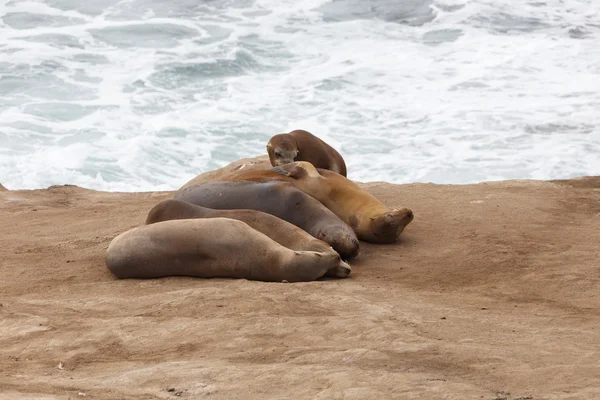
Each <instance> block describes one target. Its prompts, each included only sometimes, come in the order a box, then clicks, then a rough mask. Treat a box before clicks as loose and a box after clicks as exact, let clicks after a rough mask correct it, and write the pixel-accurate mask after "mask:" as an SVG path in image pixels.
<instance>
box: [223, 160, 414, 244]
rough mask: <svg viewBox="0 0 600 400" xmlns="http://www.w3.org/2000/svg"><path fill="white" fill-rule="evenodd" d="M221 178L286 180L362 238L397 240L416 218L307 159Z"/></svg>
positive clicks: (377, 241) (257, 180) (227, 179)
mask: <svg viewBox="0 0 600 400" xmlns="http://www.w3.org/2000/svg"><path fill="white" fill-rule="evenodd" d="M219 179H220V180H221V181H254V182H273V181H283V182H289V183H292V184H293V185H295V186H296V187H297V188H298V189H300V190H302V191H303V192H305V193H307V194H309V195H311V196H312V197H314V198H315V199H317V200H319V201H320V202H321V203H322V204H324V205H325V206H326V207H327V208H328V209H330V210H331V211H333V213H334V214H335V215H337V216H338V217H339V218H340V219H341V220H342V221H344V222H345V223H347V224H348V225H350V226H351V227H352V229H354V232H356V236H357V237H358V238H359V239H360V240H364V241H366V242H372V243H394V242H396V240H397V239H398V236H400V234H401V233H402V231H403V230H404V228H405V227H406V226H407V225H408V224H409V223H410V222H411V221H412V220H413V218H414V214H413V212H412V211H411V210H410V209H408V208H401V209H391V208H389V207H387V206H386V205H385V204H383V203H382V202H381V201H379V200H378V199H377V198H376V197H375V196H373V195H372V194H371V193H369V192H367V191H366V190H364V189H362V188H360V187H359V186H358V185H357V184H355V183H354V182H352V181H351V180H350V179H348V178H345V177H343V176H342V175H340V174H337V173H335V172H331V171H328V170H326V169H321V168H320V169H318V170H317V169H316V168H315V167H314V166H313V165H312V164H311V163H309V162H306V161H296V162H293V163H289V164H285V165H282V166H279V167H273V168H271V169H269V170H266V171H264V170H260V171H234V172H231V173H229V174H227V175H224V176H220V177H219Z"/></svg>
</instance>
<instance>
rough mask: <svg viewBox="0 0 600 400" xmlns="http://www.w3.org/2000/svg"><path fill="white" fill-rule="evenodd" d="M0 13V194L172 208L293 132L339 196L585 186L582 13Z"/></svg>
mask: <svg viewBox="0 0 600 400" xmlns="http://www.w3.org/2000/svg"><path fill="white" fill-rule="evenodd" d="M198 3H199V2H192V1H189V2H188V1H184V2H177V4H168V3H165V2H159V1H157V0H152V1H149V0H132V1H123V2H119V1H114V0H106V1H97V2H80V1H76V0H70V1H69V0H60V1H56V0H47V1H44V2H37V1H12V0H11V1H9V2H8V3H6V4H5V5H0V15H1V16H2V20H1V24H0V55H1V57H2V58H1V59H0V60H1V61H0V94H1V96H0V182H2V183H3V184H4V185H5V186H7V187H9V188H11V189H19V188H39V187H47V186H49V185H52V184H64V183H70V184H76V185H80V186H85V187H90V188H95V189H101V190H118V191H137V190H167V189H175V188H178V187H179V186H181V185H182V184H183V183H185V182H186V181H187V180H189V179H190V178H192V177H193V176H195V175H197V174H199V173H201V172H204V171H207V170H210V169H214V168H218V167H221V166H223V165H225V164H227V163H229V162H231V161H233V160H236V159H239V158H243V157H249V156H253V155H258V154H263V153H265V145H266V143H267V141H268V139H269V138H270V137H271V136H272V135H273V134H276V133H280V132H285V131H289V130H292V129H306V130H309V131H311V132H312V133H314V134H316V135H318V136H320V137H321V138H323V139H324V140H326V141H327V142H329V143H330V144H331V145H333V146H334V147H336V148H337V149H338V150H339V151H340V152H341V153H342V155H343V156H344V158H345V159H346V163H347V165H348V171H349V177H350V178H352V179H356V180H360V181H375V180H385V181H389V182H396V183H406V182H436V183H472V182H479V181H483V180H500V179H553V178H568V177H573V176H579V175H589V174H600V158H599V157H598V154H600V130H599V128H598V111H597V110H598V109H600V64H599V63H598V60H600V47H599V46H597V43H598V42H599V39H600V34H599V32H600V24H599V23H598V21H599V20H600V3H597V2H593V1H575V0H571V1H558V0H555V1H544V2H542V1H529V2H521V3H515V2H514V1H508V0H503V1H491V0H489V1H483V0H479V1H467V0H456V1H437V0H436V1H429V2H423V1H416V0H404V1H373V0H371V1H368V0H365V1H360V2H358V1H355V0H342V1H325V0H319V1H316V0H311V1H305V2H292V1H275V0H269V1H267V0H262V1H261V0H256V1H254V0H238V1H233V2H232V1H229V2H224V1H213V2H210V3H208V4H198Z"/></svg>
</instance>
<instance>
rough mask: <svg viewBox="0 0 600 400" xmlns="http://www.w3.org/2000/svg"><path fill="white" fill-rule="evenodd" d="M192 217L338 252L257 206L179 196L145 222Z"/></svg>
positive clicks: (344, 267) (342, 270) (344, 271)
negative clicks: (200, 202)
mask: <svg viewBox="0 0 600 400" xmlns="http://www.w3.org/2000/svg"><path fill="white" fill-rule="evenodd" d="M191 218H230V219H236V220H238V221H242V222H245V223H246V224H248V225H249V226H250V227H251V228H254V229H256V230H257V231H259V232H261V233H263V234H265V235H266V236H268V237H269V238H271V239H273V240H274V241H276V242H277V243H279V244H280V245H282V246H285V247H287V248H288V249H291V250H298V251H317V252H320V253H326V252H332V251H333V252H335V250H334V249H333V248H332V247H331V246H330V245H329V244H327V243H325V242H324V241H322V240H319V239H316V238H314V237H313V236H311V235H310V234H309V233H308V232H306V231H304V230H302V229H300V228H298V227H297V226H296V225H293V224H291V223H289V222H287V221H284V220H282V219H281V218H278V217H276V216H274V215H271V214H267V213H264V212H262V211H256V210H215V209H212V208H206V207H201V206H197V205H195V204H192V203H188V202H186V201H180V200H164V201H161V202H160V203H158V204H157V205H155V206H154V207H153V208H152V209H151V210H150V212H149V213H148V217H147V218H146V224H154V223H157V222H162V221H169V220H174V219H191ZM349 273H350V266H349V265H348V264H347V263H346V262H344V261H342V260H340V264H339V265H338V266H337V267H336V268H334V269H332V270H330V271H328V273H327V276H336V277H338V278H345V277H347V276H348V274H349Z"/></svg>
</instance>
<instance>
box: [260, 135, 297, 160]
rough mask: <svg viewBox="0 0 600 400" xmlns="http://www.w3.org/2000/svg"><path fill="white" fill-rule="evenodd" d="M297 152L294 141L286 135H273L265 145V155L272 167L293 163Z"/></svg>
mask: <svg viewBox="0 0 600 400" xmlns="http://www.w3.org/2000/svg"><path fill="white" fill-rule="evenodd" d="M299 152H300V149H299V148H298V143H297V142H296V139H294V137H293V136H290V135H288V134H287V133H280V134H279V135H275V136H273V137H272V138H271V140H269V143H267V153H269V159H270V160H271V165H272V166H274V167H276V166H280V165H285V164H289V163H291V162H294V160H295V159H296V157H297V156H298V153H299Z"/></svg>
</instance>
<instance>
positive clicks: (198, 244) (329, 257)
mask: <svg viewBox="0 0 600 400" xmlns="http://www.w3.org/2000/svg"><path fill="white" fill-rule="evenodd" d="M339 263H340V256H339V255H338V254H337V253H335V252H331V251H330V252H317V251H294V250H290V249H288V248H287V247H284V246H282V245H280V244H279V243H277V242H275V241H274V240H271V239H270V238H268V237H267V236H266V235H263V234H262V233H260V232H258V231H257V230H255V229H253V228H251V227H250V226H249V225H248V224H246V223H245V222H242V221H238V220H234V219H229V218H206V219H203V218H201V219H179V220H173V221H163V222H157V223H155V224H151V225H142V226H139V227H136V228H133V229H130V230H128V231H126V232H124V233H121V234H120V235H118V236H117V237H115V238H114V239H113V240H112V242H111V243H110V245H109V246H108V249H107V251H106V266H107V267H108V269H109V270H110V271H111V272H112V273H113V274H114V275H115V276H116V277H117V278H122V279H123V278H161V277H166V276H193V277H198V278H241V279H249V280H259V281H267V282H281V281H284V280H285V281H288V282H306V281H313V280H315V279H318V278H321V277H322V276H324V275H325V274H326V273H327V271H329V270H331V269H333V268H336V267H337V266H338V265H339Z"/></svg>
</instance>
